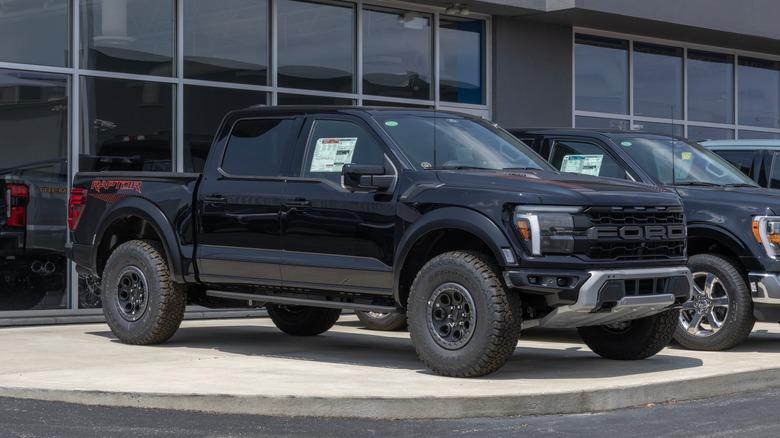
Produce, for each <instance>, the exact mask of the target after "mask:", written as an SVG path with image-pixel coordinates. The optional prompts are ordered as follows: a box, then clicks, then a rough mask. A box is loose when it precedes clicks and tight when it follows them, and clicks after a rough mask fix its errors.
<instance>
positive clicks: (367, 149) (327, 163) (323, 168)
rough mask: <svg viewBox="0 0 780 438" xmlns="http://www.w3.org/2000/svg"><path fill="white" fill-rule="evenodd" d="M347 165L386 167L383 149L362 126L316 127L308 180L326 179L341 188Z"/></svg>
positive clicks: (308, 159)
mask: <svg viewBox="0 0 780 438" xmlns="http://www.w3.org/2000/svg"><path fill="white" fill-rule="evenodd" d="M347 163H358V164H377V165H382V164H384V153H383V152H382V148H380V147H379V145H377V144H376V142H375V141H374V139H373V138H371V136H370V135H369V134H368V133H367V132H366V131H365V130H364V129H363V128H361V127H360V126H358V125H356V124H354V123H352V122H344V121H340V120H318V121H317V122H315V123H314V129H313V130H312V134H311V137H310V139H309V144H308V147H307V148H306V160H305V162H304V164H303V172H302V174H303V176H304V177H305V178H322V179H325V180H328V181H331V182H332V183H334V184H337V185H339V186H340V185H341V168H342V167H343V166H344V165H345V164H347Z"/></svg>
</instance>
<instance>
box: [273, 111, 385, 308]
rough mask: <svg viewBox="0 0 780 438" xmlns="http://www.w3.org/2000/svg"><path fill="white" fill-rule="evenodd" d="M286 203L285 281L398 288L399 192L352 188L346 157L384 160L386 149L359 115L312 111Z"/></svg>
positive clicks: (367, 288) (321, 285) (371, 288)
mask: <svg viewBox="0 0 780 438" xmlns="http://www.w3.org/2000/svg"><path fill="white" fill-rule="evenodd" d="M304 133H306V134H304V135H301V141H300V142H299V144H298V145H297V148H298V154H297V159H296V160H295V162H294V163H293V171H292V173H293V174H294V175H296V177H294V178H290V179H289V180H288V183H287V186H286V187H285V199H284V202H283V205H282V233H283V234H282V236H283V237H282V240H283V249H284V251H283V254H282V279H283V281H284V285H285V286H288V287H300V288H307V289H318V290H334V291H338V292H350V291H356V292H357V291H360V292H369V293H375V294H378V295H391V294H392V285H393V277H392V263H393V255H394V245H393V242H394V240H395V233H396V230H397V228H398V224H397V223H396V214H395V207H396V196H395V194H394V193H387V192H376V191H374V192H351V191H349V190H347V189H346V188H344V187H343V186H342V184H341V168H342V166H343V164H345V163H355V164H367V165H383V166H385V170H386V174H396V175H397V172H396V170H395V169H396V167H395V165H394V164H393V163H392V162H390V161H389V156H388V151H387V150H386V149H385V148H384V145H382V144H381V142H380V140H379V139H378V138H377V137H376V136H375V135H374V134H373V132H372V131H371V129H370V128H369V127H368V126H367V125H366V124H365V123H364V122H363V121H362V120H359V119H357V118H349V117H345V116H339V115H327V116H322V117H311V118H309V119H308V120H307V122H306V126H305V128H304Z"/></svg>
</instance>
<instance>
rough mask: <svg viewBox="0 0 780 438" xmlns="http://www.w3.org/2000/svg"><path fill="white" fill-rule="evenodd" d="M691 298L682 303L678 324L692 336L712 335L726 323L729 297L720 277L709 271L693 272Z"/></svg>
mask: <svg viewBox="0 0 780 438" xmlns="http://www.w3.org/2000/svg"><path fill="white" fill-rule="evenodd" d="M693 291H694V294H693V299H692V300H691V301H688V302H687V303H685V304H684V305H683V309H682V311H681V312H680V318H679V320H680V325H681V326H682V327H683V328H684V329H685V331H686V332H687V333H688V334H690V335H693V336H699V337H706V336H712V335H714V334H715V333H717V332H718V330H720V329H721V328H722V327H723V325H724V324H725V323H726V318H727V317H728V314H729V305H730V304H731V300H730V299H729V296H728V293H727V292H726V287H725V286H724V284H723V282H722V281H721V279H720V278H718V277H717V276H716V275H715V274H713V273H711V272H694V273H693Z"/></svg>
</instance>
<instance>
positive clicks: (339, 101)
mask: <svg viewBox="0 0 780 438" xmlns="http://www.w3.org/2000/svg"><path fill="white" fill-rule="evenodd" d="M276 103H277V105H354V104H355V101H354V100H353V99H344V98H340V97H327V96H311V95H306V94H279V95H278V96H277V97H276Z"/></svg>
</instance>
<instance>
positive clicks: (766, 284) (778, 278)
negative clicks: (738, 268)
mask: <svg viewBox="0 0 780 438" xmlns="http://www.w3.org/2000/svg"><path fill="white" fill-rule="evenodd" d="M748 282H749V285H750V295H751V297H752V298H753V315H754V316H755V317H756V319H757V320H759V321H780V274H778V273H774V272H751V273H749V274H748Z"/></svg>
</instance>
